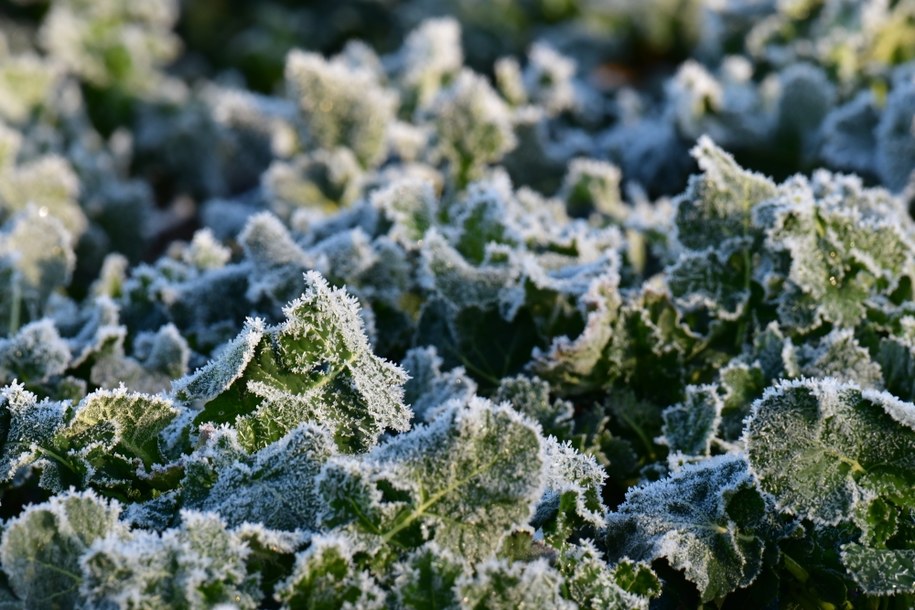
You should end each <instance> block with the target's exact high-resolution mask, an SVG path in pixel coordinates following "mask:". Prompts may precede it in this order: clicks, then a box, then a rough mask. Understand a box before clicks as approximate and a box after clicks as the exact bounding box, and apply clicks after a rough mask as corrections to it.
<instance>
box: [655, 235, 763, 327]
mask: <svg viewBox="0 0 915 610" xmlns="http://www.w3.org/2000/svg"><path fill="white" fill-rule="evenodd" d="M750 272H751V270H750V269H747V259H746V258H745V256H744V254H743V253H742V252H734V253H733V254H731V255H730V256H727V255H722V253H721V252H719V251H716V250H714V249H712V248H709V249H708V250H703V251H697V252H687V253H683V254H681V255H680V258H678V259H677V261H676V262H675V263H674V264H673V265H671V266H670V267H668V269H667V283H668V285H669V286H670V292H671V294H672V295H673V297H674V299H675V302H676V303H677V305H678V306H679V307H680V308H681V309H682V310H684V311H686V312H691V311H695V310H699V309H706V310H708V311H709V312H710V313H711V314H712V315H714V316H716V317H718V318H721V319H723V320H734V319H737V318H739V317H740V316H741V315H742V314H743V313H744V311H745V310H746V307H747V303H748V301H749V300H750V286H749V282H748V278H749V274H750Z"/></svg>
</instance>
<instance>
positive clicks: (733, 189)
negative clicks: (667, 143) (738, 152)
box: [676, 136, 776, 253]
mask: <svg viewBox="0 0 915 610" xmlns="http://www.w3.org/2000/svg"><path fill="white" fill-rule="evenodd" d="M691 152H692V155H693V156H694V157H695V158H696V160H697V161H698V162H699V167H700V168H701V169H702V174H701V175H700V176H698V177H693V178H691V179H690V183H689V188H688V189H687V190H686V193H684V195H683V196H682V198H681V199H680V201H679V204H678V205H677V219H676V225H677V239H678V240H679V241H680V243H681V244H682V245H683V246H685V247H686V248H689V249H690V250H696V251H703V250H706V249H708V248H714V249H721V248H724V250H723V251H724V252H725V253H730V252H731V251H733V248H732V247H730V246H729V242H730V240H733V239H734V238H737V241H736V243H743V242H744V238H746V237H748V236H750V235H751V233H752V229H751V212H752V210H753V208H754V206H756V205H757V204H758V203H760V202H762V201H765V200H766V199H768V198H770V197H772V196H774V195H775V193H776V187H775V184H774V183H772V181H770V180H769V179H767V178H765V177H764V176H762V175H760V174H757V173H754V172H750V171H747V170H744V169H742V168H741V167H740V166H739V165H737V162H736V161H734V158H733V157H732V156H731V155H729V154H728V153H726V152H725V151H723V150H722V149H720V148H718V147H717V146H716V145H715V144H714V142H712V140H711V139H710V138H709V137H707V136H702V137H700V138H699V141H698V142H697V144H696V146H695V148H693V150H692V151H691Z"/></svg>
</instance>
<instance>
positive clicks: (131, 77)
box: [39, 0, 180, 91]
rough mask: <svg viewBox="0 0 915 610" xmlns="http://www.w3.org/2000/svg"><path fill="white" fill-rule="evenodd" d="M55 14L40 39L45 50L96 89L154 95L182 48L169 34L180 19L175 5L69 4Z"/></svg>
mask: <svg viewBox="0 0 915 610" xmlns="http://www.w3.org/2000/svg"><path fill="white" fill-rule="evenodd" d="M52 9H53V10H51V11H50V13H49V14H48V16H47V18H46V19H45V20H44V23H43V25H42V29H41V31H40V33H39V39H40V41H41V44H42V46H43V47H44V48H45V49H46V50H47V51H48V53H49V54H50V55H51V56H52V57H54V58H55V59H56V60H57V61H59V62H61V63H62V64H63V65H65V66H67V68H69V69H70V70H72V71H73V72H74V73H75V74H78V75H79V76H81V77H82V78H84V79H86V80H87V81H89V82H91V83H93V84H95V85H97V86H101V87H105V86H112V85H114V86H118V85H119V86H122V87H124V88H125V89H127V90H129V89H130V88H136V89H139V90H141V91H149V90H150V88H151V86H152V85H153V84H154V83H156V82H157V81H158V80H160V79H161V76H160V75H158V74H157V69H158V68H159V67H160V66H162V65H163V64H165V63H167V62H169V61H170V60H172V59H173V58H174V57H175V56H176V55H177V54H178V50H179V44H180V43H179V41H178V38H177V37H176V36H175V35H174V34H173V33H172V32H171V31H170V30H171V27H172V25H173V24H174V23H175V21H176V20H177V18H178V3H177V2H174V0H156V2H152V3H150V4H149V5H147V6H144V7H142V8H139V7H137V6H136V5H134V4H133V3H131V2H129V1H126V0H106V1H104V2H98V3H91V4H86V3H84V2H81V1H80V0H65V1H64V2H57V3H55V4H54V6H53V7H52ZM157 76H159V79H157V78H156V77H157Z"/></svg>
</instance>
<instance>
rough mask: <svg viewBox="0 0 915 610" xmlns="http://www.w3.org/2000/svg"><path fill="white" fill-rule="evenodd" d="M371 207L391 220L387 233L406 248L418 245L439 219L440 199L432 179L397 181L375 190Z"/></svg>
mask: <svg viewBox="0 0 915 610" xmlns="http://www.w3.org/2000/svg"><path fill="white" fill-rule="evenodd" d="M371 201H372V206H373V207H375V208H378V209H379V210H381V213H382V214H384V216H385V217H386V218H387V219H388V221H389V222H391V224H392V227H391V228H390V230H389V231H388V236H390V237H391V239H393V240H395V241H396V242H398V243H401V244H403V245H404V246H405V247H407V248H413V247H416V246H417V245H419V243H420V242H421V241H422V239H423V236H424V235H425V234H426V231H427V230H429V229H430V228H431V227H432V226H433V224H434V223H435V220H436V215H437V213H438V207H439V205H438V200H437V198H436V196H435V191H434V189H433V186H432V184H431V183H429V182H421V181H416V180H411V181H406V180H405V181H402V182H396V183H394V184H392V185H390V186H388V187H386V188H384V189H380V190H378V191H375V192H374V193H372V198H371Z"/></svg>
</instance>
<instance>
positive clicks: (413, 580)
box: [394, 542, 467, 610]
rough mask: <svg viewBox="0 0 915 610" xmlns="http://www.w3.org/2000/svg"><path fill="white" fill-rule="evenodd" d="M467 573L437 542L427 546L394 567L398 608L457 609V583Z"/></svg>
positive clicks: (460, 561) (451, 554)
mask: <svg viewBox="0 0 915 610" xmlns="http://www.w3.org/2000/svg"><path fill="white" fill-rule="evenodd" d="M466 571H467V565H466V562H464V561H463V560H462V559H461V558H460V556H458V555H456V554H454V553H451V552H450V551H447V550H445V549H442V548H441V547H439V546H438V545H437V544H435V543H434V542H430V543H427V544H424V545H423V546H421V547H420V548H418V549H417V550H416V551H414V552H413V553H411V554H410V555H409V556H408V557H407V558H406V559H405V560H404V561H402V562H400V563H398V564H396V565H395V566H394V573H395V574H396V575H397V576H396V578H395V581H394V591H395V595H396V596H397V604H398V607H399V608H409V609H412V610H428V609H431V608H439V609H442V610H455V609H456V608H458V597H457V592H456V590H455V583H456V582H457V580H458V579H459V578H460V577H461V576H462V575H463V574H464V573H465V572H466Z"/></svg>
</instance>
